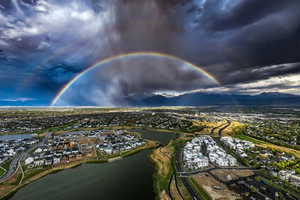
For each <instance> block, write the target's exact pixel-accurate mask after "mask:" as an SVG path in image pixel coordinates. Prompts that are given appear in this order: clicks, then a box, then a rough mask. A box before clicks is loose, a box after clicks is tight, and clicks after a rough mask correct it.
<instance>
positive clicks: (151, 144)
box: [0, 140, 159, 200]
mask: <svg viewBox="0 0 300 200" xmlns="http://www.w3.org/2000/svg"><path fill="white" fill-rule="evenodd" d="M158 146H159V143H158V142H156V141H152V140H147V144H145V145H143V146H141V147H138V148H136V149H133V150H131V151H127V152H123V153H121V154H118V155H115V156H113V157H109V158H106V159H104V160H97V159H83V160H79V161H74V162H70V163H68V164H65V165H63V166H60V167H53V168H50V169H45V170H44V171H42V172H40V173H38V174H36V175H34V176H32V177H29V178H28V179H27V180H25V181H24V182H23V183H22V184H20V185H17V186H15V187H14V188H12V189H11V190H9V191H8V192H6V193H5V194H4V195H3V196H2V197H0V200H8V199H10V198H12V197H13V196H14V194H15V193H17V192H18V191H19V190H20V189H22V188H24V187H26V186H27V185H29V184H31V183H33V182H35V181H37V180H39V179H41V178H43V177H45V176H48V175H51V174H55V173H58V172H61V171H64V170H67V169H73V168H76V167H79V166H81V165H83V164H101V163H108V162H109V160H111V159H115V158H118V159H123V158H126V157H129V156H132V155H134V154H137V153H139V152H141V151H143V150H146V149H154V148H156V147H158Z"/></svg>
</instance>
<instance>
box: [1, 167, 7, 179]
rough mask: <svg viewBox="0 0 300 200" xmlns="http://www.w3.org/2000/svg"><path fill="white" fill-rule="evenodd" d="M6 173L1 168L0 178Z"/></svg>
mask: <svg viewBox="0 0 300 200" xmlns="http://www.w3.org/2000/svg"><path fill="white" fill-rule="evenodd" d="M5 173H6V171H5V170H4V169H3V168H1V167H0V177H1V176H3V175H4V174H5Z"/></svg>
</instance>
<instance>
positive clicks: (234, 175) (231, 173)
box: [211, 169, 254, 182]
mask: <svg viewBox="0 0 300 200" xmlns="http://www.w3.org/2000/svg"><path fill="white" fill-rule="evenodd" d="M211 173H212V174H214V175H216V176H217V177H218V178H220V179H221V180H222V181H225V182H226V181H231V180H236V179H238V178H239V177H247V176H251V175H254V173H253V172H252V171H251V170H232V169H231V170H224V169H217V170H213V171H211Z"/></svg>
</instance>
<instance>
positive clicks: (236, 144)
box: [220, 137, 255, 158]
mask: <svg viewBox="0 0 300 200" xmlns="http://www.w3.org/2000/svg"><path fill="white" fill-rule="evenodd" d="M220 140H221V142H223V143H224V144H225V145H226V146H228V147H229V148H230V149H232V150H234V151H235V152H236V153H237V154H238V155H239V156H240V157H243V158H245V157H247V154H246V152H245V150H246V149H250V148H254V147H255V145H254V144H253V143H252V142H248V141H245V140H240V139H238V138H232V137H221V139H220Z"/></svg>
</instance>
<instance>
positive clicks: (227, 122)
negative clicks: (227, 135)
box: [218, 120, 231, 137]
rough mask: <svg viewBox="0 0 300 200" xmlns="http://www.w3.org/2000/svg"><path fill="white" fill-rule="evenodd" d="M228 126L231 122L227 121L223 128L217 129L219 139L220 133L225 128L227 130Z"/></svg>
mask: <svg viewBox="0 0 300 200" xmlns="http://www.w3.org/2000/svg"><path fill="white" fill-rule="evenodd" d="M230 125H231V121H229V120H227V124H226V126H224V127H222V128H220V129H219V132H218V135H219V137H222V132H223V131H224V130H225V129H226V128H228V127H229V126H230Z"/></svg>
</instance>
